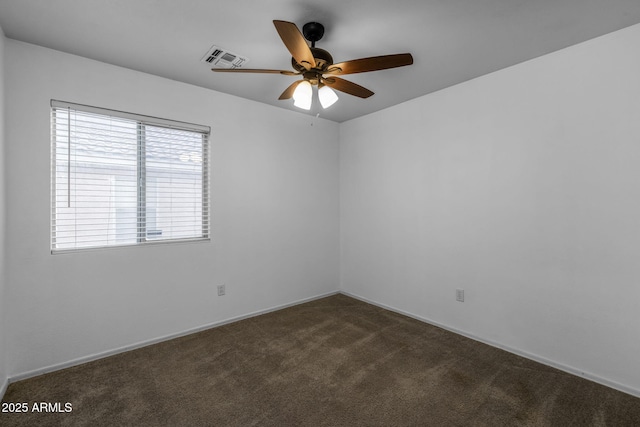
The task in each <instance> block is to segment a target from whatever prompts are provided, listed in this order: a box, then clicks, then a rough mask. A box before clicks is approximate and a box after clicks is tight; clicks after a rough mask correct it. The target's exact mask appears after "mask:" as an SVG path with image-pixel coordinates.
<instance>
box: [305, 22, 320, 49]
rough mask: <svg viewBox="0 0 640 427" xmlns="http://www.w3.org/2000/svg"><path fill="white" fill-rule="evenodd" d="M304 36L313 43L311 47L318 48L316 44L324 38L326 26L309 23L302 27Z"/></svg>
mask: <svg viewBox="0 0 640 427" xmlns="http://www.w3.org/2000/svg"><path fill="white" fill-rule="evenodd" d="M302 34H303V35H304V38H305V39H307V40H309V41H310V42H311V47H316V42H317V41H318V40H320V39H321V38H322V36H324V25H322V24H320V23H319V22H307V23H306V24H304V26H303V27H302Z"/></svg>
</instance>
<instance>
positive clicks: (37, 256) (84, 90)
mask: <svg viewBox="0 0 640 427" xmlns="http://www.w3.org/2000/svg"><path fill="white" fill-rule="evenodd" d="M5 70H6V79H7V86H6V105H7V106H10V108H7V110H6V123H7V138H6V145H7V151H6V160H7V176H8V179H7V192H6V206H7V220H8V224H10V227H9V228H8V230H7V248H9V251H8V253H7V257H8V271H7V272H8V289H7V293H6V298H7V300H8V301H10V302H11V304H10V306H9V307H8V318H9V319H10V325H9V326H10V327H9V328H8V330H7V332H8V336H7V337H6V343H7V348H8V355H7V357H8V361H7V369H8V373H9V375H10V376H11V377H12V378H20V377H23V376H24V375H27V374H33V373H36V372H38V371H40V370H43V369H44V368H47V367H52V366H60V364H64V363H67V362H69V361H71V360H74V359H78V358H86V357H91V356H92V355H95V354H100V353H103V352H107V351H110V350H113V349H117V348H120V347H124V346H129V345H133V344H136V343H140V342H145V341H148V340H152V339H156V338H159V337H164V336H168V335H171V334H175V333H180V332H184V331H187V330H190V329H191V328H197V327H200V326H203V325H207V324H211V323H214V322H219V321H223V320H226V319H231V318H234V317H236V316H242V315H246V314H248V313H252V312H256V311H260V310H265V309H269V308H272V307H276V306H280V305H283V304H289V303H293V302H296V301H300V300H303V299H307V298H311V297H315V296H318V295H323V294H327V293H331V292H336V291H337V290H338V285H339V283H338V282H339V280H338V259H339V255H338V252H339V251H338V245H339V240H338V231H339V228H338V225H339V224H338V218H339V214H338V194H339V192H338V185H339V183H338V178H339V174H338V172H339V170H338V145H337V142H338V125H337V124H336V123H333V122H329V121H326V120H322V119H316V120H314V124H313V126H311V123H312V120H311V118H310V117H309V116H306V115H302V114H298V113H292V112H290V111H286V110H283V109H279V108H274V107H271V106H266V105H263V104H259V103H255V102H252V101H247V100H243V99H240V98H236V97H232V96H228V95H225V94H221V93H217V92H213V91H209V90H205V89H202V88H198V87H194V86H189V85H186V84H182V83H178V82H175V81H171V80H166V79H162V78H158V77H155V76H150V75H147V74H143V73H139V72H135V71H131V70H127V69H122V68H118V67H114V66H110V65H106V64H103V63H99V62H95V61H91V60H88V59H84V58H80V57H76V56H72V55H67V54H62V53H60V52H56V51H53V50H48V49H44V48H40V47H36V46H33V45H29V44H25V43H21V42H17V41H13V40H7V42H6V62H5ZM211 78H215V77H214V76H213V75H212V76H211ZM52 98H54V99H60V100H64V101H71V102H77V103H82V104H89V105H95V106H100V107H105V108H111V109H116V110H124V111H130V112H134V113H140V114H145V115H151V116H157V117H165V118H170V119H175V120H181V121H187V122H192V123H198V124H203V125H209V126H211V127H212V137H211V144H212V150H211V151H212V154H211V156H212V179H211V185H212V199H213V201H212V216H213V220H212V240H211V242H210V243H193V244H181V245H158V246H152V247H133V248H118V249H107V250H98V251H91V252H81V253H74V254H60V255H51V254H50V252H49V203H50V196H49V171H50V166H49V162H50V151H49V150H50V132H49V110H50V109H49V101H50V99H52ZM221 283H225V284H226V286H227V295H226V296H224V297H218V296H217V294H216V285H218V284H221Z"/></svg>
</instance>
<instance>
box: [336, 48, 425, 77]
mask: <svg viewBox="0 0 640 427" xmlns="http://www.w3.org/2000/svg"><path fill="white" fill-rule="evenodd" d="M411 64H413V56H411V54H410V53H398V54H395V55H382V56H372V57H370V58H362V59H354V60H351V61H345V62H340V63H339V64H333V65H330V66H329V68H328V70H327V71H325V74H331V75H336V74H338V75H344V74H356V73H366V72H367V71H378V70H386V69H388V68H396V67H404V66H405V65H411Z"/></svg>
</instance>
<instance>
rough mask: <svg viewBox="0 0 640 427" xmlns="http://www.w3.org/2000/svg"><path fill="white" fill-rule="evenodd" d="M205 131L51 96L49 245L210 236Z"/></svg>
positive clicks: (95, 245)
mask: <svg viewBox="0 0 640 427" xmlns="http://www.w3.org/2000/svg"><path fill="white" fill-rule="evenodd" d="M209 133H210V130H209V128H208V127H205V126H200V125H191V124H188V123H183V122H177V121H171V120H166V119H159V118H154V117H148V116H142V115H136V114H132V113H125V112H120V111H114V110H106V109H100V108H97V107H89V106H84V105H78V104H71V103H66V102H61V101H52V102H51V135H52V138H51V140H52V156H51V157H52V166H51V170H52V172H51V188H52V191H51V199H52V208H51V250H52V252H59V251H68V250H78V249H84V248H99V247H108V246H123V245H136V244H147V243H156V242H169V241H184V240H200V239H208V238H209V185H208V182H209V176H208V175H209V171H208V169H209V161H208V157H209V155H208V136H209Z"/></svg>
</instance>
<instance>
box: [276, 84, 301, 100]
mask: <svg viewBox="0 0 640 427" xmlns="http://www.w3.org/2000/svg"><path fill="white" fill-rule="evenodd" d="M303 81H304V79H303V80H298V81H296V82H293V83H292V84H291V85H290V86H289V87H288V88H286V89H285V90H284V92H282V95H280V98H278V99H291V98H292V97H293V92H295V90H296V88H297V87H298V85H299V84H300V83H302V82H303Z"/></svg>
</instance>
